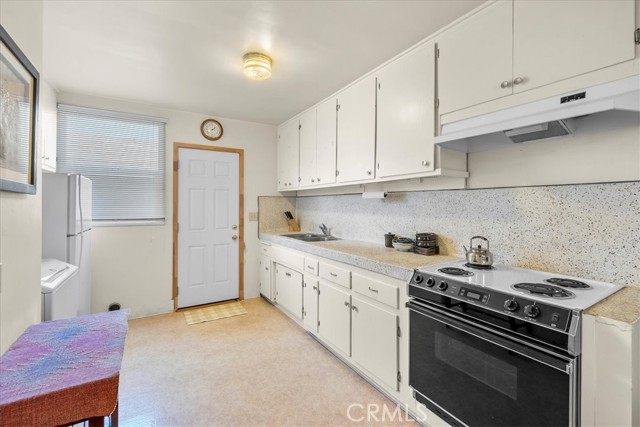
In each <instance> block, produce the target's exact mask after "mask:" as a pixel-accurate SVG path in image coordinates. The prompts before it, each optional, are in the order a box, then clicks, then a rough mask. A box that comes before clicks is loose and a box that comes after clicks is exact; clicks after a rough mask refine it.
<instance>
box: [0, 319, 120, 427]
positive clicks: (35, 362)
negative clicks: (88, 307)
mask: <svg viewBox="0 0 640 427" xmlns="http://www.w3.org/2000/svg"><path fill="white" fill-rule="evenodd" d="M128 316H129V312H128V311H125V310H120V311H110V312H106V313H99V314H92V315H88V316H81V317H75V318H72V319H65V320H54V321H50V322H43V323H40V324H37V325H33V326H30V327H29V328H28V329H27V330H26V331H25V332H24V333H23V334H22V336H20V338H18V340H17V341H16V342H15V343H13V345H12V346H11V347H10V348H9V349H8V350H7V351H6V352H5V353H4V354H3V355H2V356H1V357H0V426H56V425H60V424H67V425H68V424H70V423H72V422H74V421H79V420H84V419H88V418H92V417H98V416H106V415H109V414H111V413H112V412H113V410H114V409H115V407H116V403H117V401H118V380H119V374H120V364H121V361H122V354H123V351H124V342H125V337H126V335H127V319H128Z"/></svg>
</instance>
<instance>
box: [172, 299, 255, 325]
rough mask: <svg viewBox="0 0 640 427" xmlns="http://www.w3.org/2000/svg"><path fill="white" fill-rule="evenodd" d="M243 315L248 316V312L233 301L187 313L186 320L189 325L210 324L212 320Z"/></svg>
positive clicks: (195, 309) (185, 314) (185, 313)
mask: <svg viewBox="0 0 640 427" xmlns="http://www.w3.org/2000/svg"><path fill="white" fill-rule="evenodd" d="M241 314H247V310H245V309H244V307H243V306H242V304H240V303H239V302H238V301H233V302H228V303H225V304H220V305H211V306H209V307H203V308H194V309H193V310H188V311H185V312H184V318H185V319H186V321H187V325H195V324H197V323H202V322H209V321H210V320H218V319H224V318H226V317H233V316H240V315H241Z"/></svg>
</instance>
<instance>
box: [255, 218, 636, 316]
mask: <svg viewBox="0 0 640 427" xmlns="http://www.w3.org/2000/svg"><path fill="white" fill-rule="evenodd" d="M286 234H288V233H287V232H277V231H276V232H263V233H260V235H259V238H260V240H261V241H263V242H270V243H274V244H277V245H281V246H284V247H287V248H291V249H296V250H299V251H302V252H306V253H308V254H311V255H316V256H319V257H323V258H327V259H330V260H333V261H338V262H342V263H345V264H349V265H353V266H355V267H360V268H363V269H365V270H369V271H373V272H376V273H380V274H384V275H386V276H390V277H394V278H396V279H400V280H404V281H408V280H409V279H410V278H411V275H412V274H413V270H414V269H416V268H419V267H425V266H427V265H433V264H441V263H445V262H451V261H455V260H458V259H459V258H457V257H454V256H448V255H432V256H425V255H418V254H415V253H413V252H400V251H397V250H395V249H393V248H387V247H385V246H384V245H382V244H375V243H369V242H360V241H355V240H331V241H326V242H304V241H302V240H296V239H292V238H289V237H285V235H286ZM585 314H588V315H591V316H599V317H606V318H609V319H613V320H617V321H620V322H625V323H635V322H637V321H638V320H640V286H634V285H633V284H630V285H629V286H626V287H624V288H623V289H621V290H620V291H618V292H616V293H615V294H613V295H611V296H610V297H608V298H606V299H605V300H603V301H601V302H599V303H598V304H595V305H593V306H591V307H590V308H588V309H587V310H585Z"/></svg>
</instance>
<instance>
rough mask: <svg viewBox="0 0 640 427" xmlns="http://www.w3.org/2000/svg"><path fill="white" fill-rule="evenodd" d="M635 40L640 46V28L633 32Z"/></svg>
mask: <svg viewBox="0 0 640 427" xmlns="http://www.w3.org/2000/svg"><path fill="white" fill-rule="evenodd" d="M633 39H634V41H635V42H636V44H640V28H636V30H635V31H634V32H633Z"/></svg>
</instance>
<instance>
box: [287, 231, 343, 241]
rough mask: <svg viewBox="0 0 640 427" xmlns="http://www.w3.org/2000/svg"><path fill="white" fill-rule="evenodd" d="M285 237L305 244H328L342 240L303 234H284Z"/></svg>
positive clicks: (322, 235)
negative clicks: (328, 242) (330, 241)
mask: <svg viewBox="0 0 640 427" xmlns="http://www.w3.org/2000/svg"><path fill="white" fill-rule="evenodd" d="M283 237H290V238H292V239H296V240H302V241H305V242H327V241H329V240H340V239H338V238H337V237H334V236H325V235H324V234H313V233H301V234H284V235H283Z"/></svg>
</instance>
